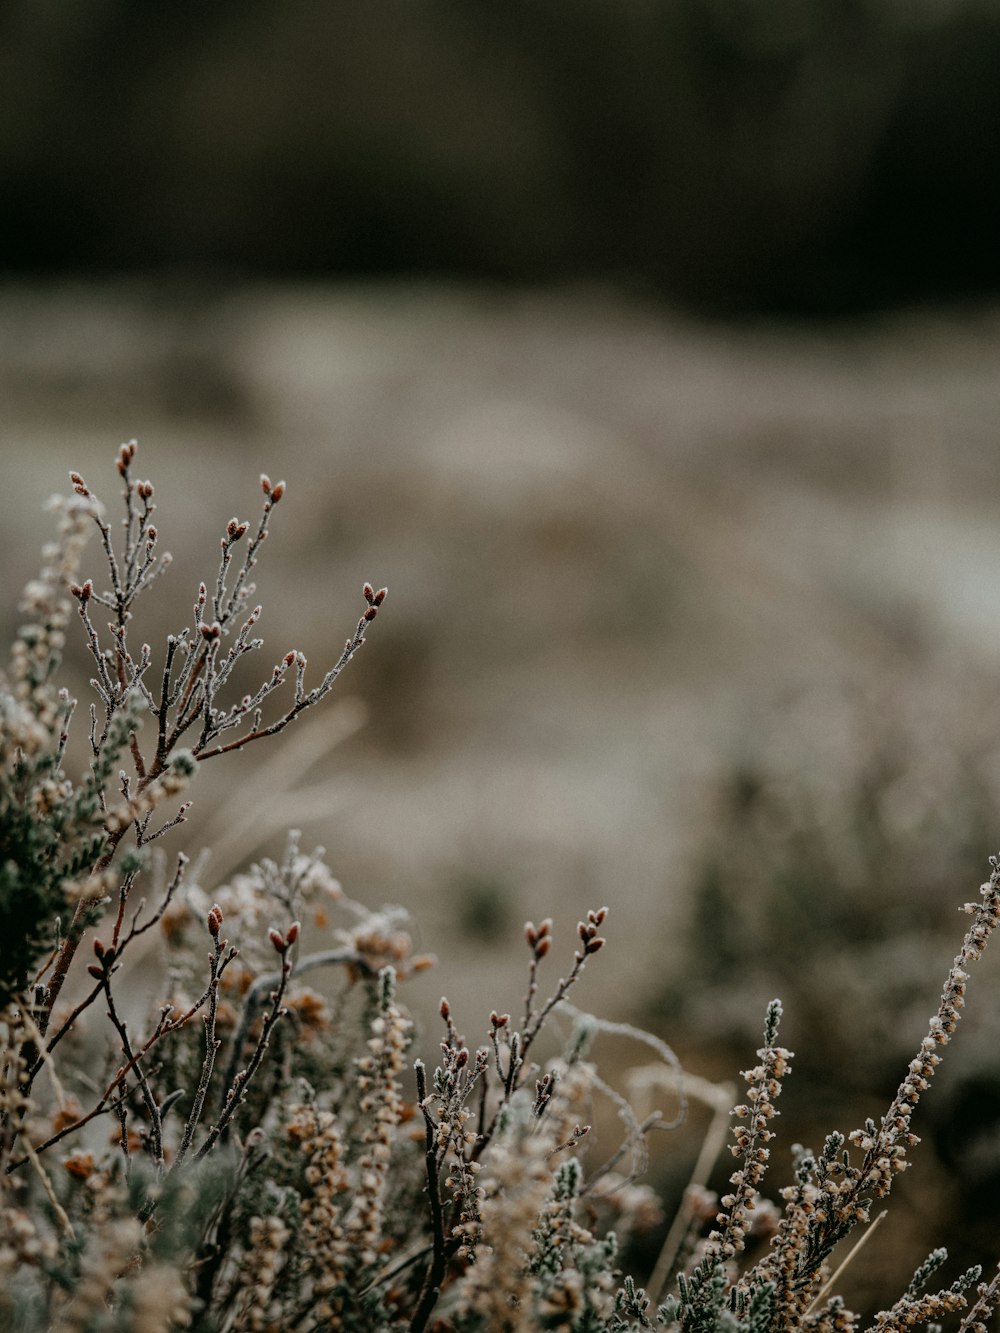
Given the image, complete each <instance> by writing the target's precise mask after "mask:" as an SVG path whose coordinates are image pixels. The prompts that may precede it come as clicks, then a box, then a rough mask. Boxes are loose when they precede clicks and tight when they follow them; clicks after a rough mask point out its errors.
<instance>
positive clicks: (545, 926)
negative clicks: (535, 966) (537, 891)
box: [524, 916, 552, 960]
mask: <svg viewBox="0 0 1000 1333" xmlns="http://www.w3.org/2000/svg"><path fill="white" fill-rule="evenodd" d="M524 938H525V940H526V941H527V943H528V948H529V949H530V950H531V952H532V953H533V954H534V956H535V959H536V960H541V959H542V958H544V957H545V955H546V954H547V953H548V951H549V950H550V949H551V948H552V918H551V917H550V916H547V917H546V918H545V920H544V921H543V922H542V924H541V925H540V926H536V925H535V923H534V922H533V921H526V922H525V923H524Z"/></svg>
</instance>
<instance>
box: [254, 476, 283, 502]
mask: <svg viewBox="0 0 1000 1333" xmlns="http://www.w3.org/2000/svg"><path fill="white" fill-rule="evenodd" d="M260 489H261V490H262V491H263V492H264V495H265V496H266V497H267V502H268V507H270V506H272V505H276V504H277V503H278V501H279V500H280V499H281V497H282V496H283V495H284V493H285V483H284V482H283V481H276V482H275V483H274V484H273V485H272V484H271V478H270V477H269V476H268V475H267V473H266V472H262V473H261V474H260Z"/></svg>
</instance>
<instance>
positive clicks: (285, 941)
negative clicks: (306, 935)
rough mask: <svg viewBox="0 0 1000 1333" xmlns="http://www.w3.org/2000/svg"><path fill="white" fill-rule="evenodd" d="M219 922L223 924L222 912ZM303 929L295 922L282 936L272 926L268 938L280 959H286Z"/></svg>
mask: <svg viewBox="0 0 1000 1333" xmlns="http://www.w3.org/2000/svg"><path fill="white" fill-rule="evenodd" d="M215 910H216V911H217V912H218V911H219V909H218V908H216V909H215ZM219 920H220V923H221V920H222V913H221V912H219ZM301 929H302V927H301V926H300V925H299V923H298V921H293V922H292V924H291V925H290V926H289V927H288V929H287V930H286V931H285V933H284V935H282V933H281V931H280V930H276V929H275V927H274V926H272V927H271V929H270V930H269V931H268V932H267V938H268V939H269V940H270V941H271V945H272V947H273V948H274V952H275V953H276V954H278V956H279V957H280V958H282V959H284V958H285V956H286V954H287V953H288V951H289V949H290V948H291V947H292V945H293V944H294V943H295V942H296V940H297V939H298V938H299V931H300V930H301Z"/></svg>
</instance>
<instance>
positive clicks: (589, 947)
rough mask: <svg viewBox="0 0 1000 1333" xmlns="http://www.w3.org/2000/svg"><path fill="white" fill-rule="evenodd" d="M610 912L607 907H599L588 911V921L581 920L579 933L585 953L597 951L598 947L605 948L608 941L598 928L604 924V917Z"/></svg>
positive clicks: (578, 925) (578, 927) (585, 954)
mask: <svg viewBox="0 0 1000 1333" xmlns="http://www.w3.org/2000/svg"><path fill="white" fill-rule="evenodd" d="M607 914H608V909H607V908H606V907H599V908H598V909H597V911H596V912H588V913H587V919H586V921H580V922H578V924H577V927H576V930H577V934H578V935H579V936H580V943H581V944H582V945H583V955H584V957H586V956H587V955H588V954H592V953H597V951H598V949H603V948H604V946H605V944H606V943H607V941H606V940H605V938H604V936H603V935H598V933H597V931H598V928H599V927H600V926H601V925H602V924H603V922H604V918H605V917H606V916H607Z"/></svg>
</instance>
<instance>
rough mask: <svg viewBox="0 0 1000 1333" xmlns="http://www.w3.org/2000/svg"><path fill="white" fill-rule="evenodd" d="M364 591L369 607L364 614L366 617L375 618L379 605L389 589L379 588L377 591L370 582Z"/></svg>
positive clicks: (367, 618)
mask: <svg viewBox="0 0 1000 1333" xmlns="http://www.w3.org/2000/svg"><path fill="white" fill-rule="evenodd" d="M362 591H363V592H364V595H365V601H366V602H367V603H368V609H367V611H366V612H365V614H364V619H365V620H374V619H375V617H376V616H377V615H378V609H379V607H380V606H381V605H382V603H383V602H384V601H385V598H386V594H387V593H388V591H389V589H388V588H379V590H378V592H376V591H375V589H374V588H373V587H372V585H371V584H370V583H366V584H365V586H364V588H363V589H362Z"/></svg>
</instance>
